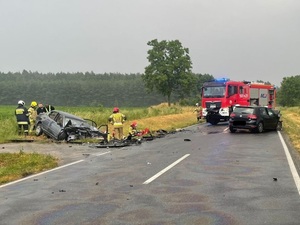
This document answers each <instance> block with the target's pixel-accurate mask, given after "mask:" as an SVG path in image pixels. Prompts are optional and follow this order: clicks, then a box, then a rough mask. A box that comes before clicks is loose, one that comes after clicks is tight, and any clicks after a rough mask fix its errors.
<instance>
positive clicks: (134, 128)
mask: <svg viewBox="0 0 300 225" xmlns="http://www.w3.org/2000/svg"><path fill="white" fill-rule="evenodd" d="M137 133H138V131H137V122H135V121H134V122H132V124H130V126H129V130H128V137H127V140H131V139H132V138H133V137H135V136H136V135H137Z"/></svg>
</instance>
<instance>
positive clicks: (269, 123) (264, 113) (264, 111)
mask: <svg viewBox="0 0 300 225" xmlns="http://www.w3.org/2000/svg"><path fill="white" fill-rule="evenodd" d="M259 110H260V115H261V117H262V120H263V123H264V128H265V129H270V128H271V127H272V118H271V117H270V115H269V113H268V111H267V110H268V109H267V108H265V107H261V108H260V109H259Z"/></svg>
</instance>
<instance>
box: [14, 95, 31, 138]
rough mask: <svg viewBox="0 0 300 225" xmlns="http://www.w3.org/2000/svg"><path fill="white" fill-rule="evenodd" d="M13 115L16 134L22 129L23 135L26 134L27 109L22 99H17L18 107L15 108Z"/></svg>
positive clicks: (20, 132)
mask: <svg viewBox="0 0 300 225" xmlns="http://www.w3.org/2000/svg"><path fill="white" fill-rule="evenodd" d="M15 115H16V118H17V123H18V134H19V135H21V134H22V131H23V132H24V135H28V123H29V118H28V110H27V108H26V107H25V102H24V101H23V100H20V101H18V107H17V108H16V110H15Z"/></svg>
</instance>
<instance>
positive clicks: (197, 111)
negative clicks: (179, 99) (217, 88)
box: [194, 103, 201, 122]
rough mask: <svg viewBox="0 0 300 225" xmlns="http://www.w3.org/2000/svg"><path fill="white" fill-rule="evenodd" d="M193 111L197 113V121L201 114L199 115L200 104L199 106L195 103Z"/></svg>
mask: <svg viewBox="0 0 300 225" xmlns="http://www.w3.org/2000/svg"><path fill="white" fill-rule="evenodd" d="M194 112H196V113H197V122H199V121H200V119H201V115H200V113H201V108H200V106H199V103H196V109H195V110H194Z"/></svg>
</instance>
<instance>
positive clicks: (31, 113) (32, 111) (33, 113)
mask: <svg viewBox="0 0 300 225" xmlns="http://www.w3.org/2000/svg"><path fill="white" fill-rule="evenodd" d="M28 113H29V121H35V120H36V116H37V112H36V110H35V108H34V107H31V106H30V107H29V109H28Z"/></svg>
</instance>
